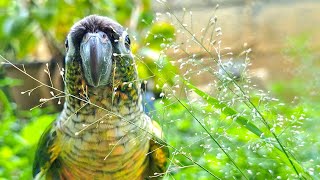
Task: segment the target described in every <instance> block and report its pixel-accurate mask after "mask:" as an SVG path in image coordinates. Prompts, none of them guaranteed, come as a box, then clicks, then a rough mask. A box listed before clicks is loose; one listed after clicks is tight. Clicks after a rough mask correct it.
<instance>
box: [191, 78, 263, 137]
mask: <svg viewBox="0 0 320 180" xmlns="http://www.w3.org/2000/svg"><path fill="white" fill-rule="evenodd" d="M185 84H186V85H187V86H188V87H189V88H191V89H192V90H193V91H194V92H195V93H197V94H198V95H199V96H201V97H202V98H203V99H204V100H205V101H207V102H208V103H209V104H210V105H211V106H213V107H214V108H217V109H220V110H221V112H222V113H223V114H224V115H226V116H231V117H234V119H235V121H236V122H237V123H239V124H240V125H242V126H244V127H245V128H246V129H248V130H249V131H251V132H252V133H253V134H255V135H257V136H258V137H260V138H264V133H263V132H262V131H261V130H260V129H259V128H258V127H257V126H255V125H254V124H252V123H251V122H250V121H249V120H248V119H247V118H245V117H243V116H241V115H240V114H239V113H238V112H237V111H236V110H234V109H232V108H230V107H229V106H227V105H226V104H224V103H222V102H221V101H219V100H218V99H216V98H214V97H212V96H209V95H208V94H207V93H205V92H203V91H201V90H200V89H198V88H197V87H195V86H194V85H192V84H190V83H188V82H186V83H185Z"/></svg>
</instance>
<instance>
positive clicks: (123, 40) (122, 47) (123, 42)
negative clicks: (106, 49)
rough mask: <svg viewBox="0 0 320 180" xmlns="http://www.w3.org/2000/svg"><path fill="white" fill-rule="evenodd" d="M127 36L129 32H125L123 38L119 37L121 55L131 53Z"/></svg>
mask: <svg viewBox="0 0 320 180" xmlns="http://www.w3.org/2000/svg"><path fill="white" fill-rule="evenodd" d="M127 36H128V33H127V31H123V33H122V35H121V37H119V50H120V52H121V54H128V53H129V52H130V49H129V48H128V47H127V46H128V45H126V44H128V42H126V38H127ZM129 46H130V44H129Z"/></svg>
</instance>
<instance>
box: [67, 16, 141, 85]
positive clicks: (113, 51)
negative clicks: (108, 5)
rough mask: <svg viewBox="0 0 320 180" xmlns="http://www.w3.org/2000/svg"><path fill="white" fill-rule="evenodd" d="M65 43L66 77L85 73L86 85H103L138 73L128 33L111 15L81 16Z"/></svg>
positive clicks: (83, 76)
mask: <svg viewBox="0 0 320 180" xmlns="http://www.w3.org/2000/svg"><path fill="white" fill-rule="evenodd" d="M65 46H66V51H67V53H66V66H67V68H66V71H67V72H66V73H67V76H66V78H67V79H66V80H67V81H68V77H76V76H82V78H84V79H85V82H86V85H87V86H89V87H101V86H108V85H112V84H113V83H114V82H115V81H118V82H119V81H122V82H124V81H127V80H130V79H128V78H126V77H127V76H132V75H133V76H134V74H135V72H134V71H135V69H134V67H132V66H134V62H133V57H132V54H131V51H130V39H129V35H128V33H127V32H126V30H125V29H124V28H123V27H122V26H121V25H120V24H119V23H117V22H115V21H114V20H112V19H110V18H107V17H102V16H97V15H91V16H87V17H85V18H84V19H82V20H80V21H79V22H77V23H76V24H74V25H73V27H72V28H71V30H70V32H69V34H68V36H67V39H66V42H65ZM77 67H78V68H77ZM119 70H120V71H119ZM68 71H70V72H68ZM68 75H69V76H68ZM73 80H74V78H69V81H73Z"/></svg>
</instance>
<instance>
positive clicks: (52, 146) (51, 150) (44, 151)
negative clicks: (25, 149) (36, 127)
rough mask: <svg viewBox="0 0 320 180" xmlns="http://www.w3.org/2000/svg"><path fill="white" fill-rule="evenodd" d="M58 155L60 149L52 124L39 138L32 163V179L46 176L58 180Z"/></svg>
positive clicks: (54, 127)
mask: <svg viewBox="0 0 320 180" xmlns="http://www.w3.org/2000/svg"><path fill="white" fill-rule="evenodd" d="M59 153H60V147H59V146H58V143H57V132H56V126H55V124H54V122H53V123H51V124H50V125H49V126H48V127H47V128H46V130H45V131H44V133H43V134H42V136H41V138H40V141H39V144H38V147H37V150H36V154H35V159H34V163H33V178H34V179H43V178H44V177H46V176H47V175H48V176H49V177H52V179H60V178H59V172H58V171H59V169H57V168H58V167H59V161H58V159H57V157H58V155H59ZM56 171H57V172H56ZM49 174H50V175H49Z"/></svg>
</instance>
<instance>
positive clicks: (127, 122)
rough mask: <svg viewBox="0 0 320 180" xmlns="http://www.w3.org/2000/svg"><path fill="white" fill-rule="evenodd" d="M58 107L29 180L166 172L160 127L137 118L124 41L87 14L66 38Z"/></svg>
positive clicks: (115, 28) (114, 26)
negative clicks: (60, 105) (62, 87)
mask: <svg viewBox="0 0 320 180" xmlns="http://www.w3.org/2000/svg"><path fill="white" fill-rule="evenodd" d="M66 49H67V53H66V58H65V75H64V80H65V96H66V97H65V104H64V108H63V110H62V112H61V114H60V115H59V117H58V118H57V120H56V121H54V122H53V123H52V124H51V125H50V126H49V127H48V128H47V129H46V131H45V132H44V133H43V135H42V137H41V139H40V141H39V145H38V148H37V151H36V155H35V160H34V164H33V176H34V178H35V179H130V180H135V179H150V178H153V177H155V178H159V176H161V175H162V174H163V173H165V171H166V164H167V161H168V156H169V151H168V147H167V146H165V142H164V141H163V140H162V139H163V135H162V131H161V128H160V126H159V125H158V124H157V123H156V122H154V121H152V120H151V119H150V118H149V117H148V116H147V115H146V114H145V113H144V112H143V105H142V102H141V101H142V97H141V90H140V83H139V80H138V76H137V70H136V65H135V61H134V58H133V55H132V54H131V51H130V39H129V36H128V34H127V32H126V31H125V29H124V28H123V27H122V26H121V25H120V24H118V23H117V22H115V21H113V20H111V19H109V18H107V17H102V16H97V15H91V16H88V17H85V18H84V19H82V20H80V21H79V22H77V23H76V24H74V25H73V27H72V28H71V30H70V32H69V34H68V36H67V40H66Z"/></svg>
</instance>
